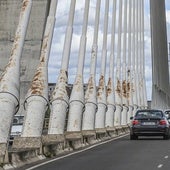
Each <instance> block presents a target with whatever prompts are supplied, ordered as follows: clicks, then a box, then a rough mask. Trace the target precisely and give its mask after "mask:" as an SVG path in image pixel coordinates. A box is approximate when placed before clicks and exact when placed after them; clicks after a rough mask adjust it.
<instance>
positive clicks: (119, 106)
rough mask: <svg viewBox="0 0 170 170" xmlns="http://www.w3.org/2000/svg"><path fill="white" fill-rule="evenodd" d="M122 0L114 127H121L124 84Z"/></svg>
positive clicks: (120, 5) (120, 2)
mask: <svg viewBox="0 0 170 170" xmlns="http://www.w3.org/2000/svg"><path fill="white" fill-rule="evenodd" d="M122 8H123V7H122V0H119V19H118V21H119V22H118V23H119V24H118V43H117V44H118V47H117V49H118V52H117V58H116V59H117V60H116V75H115V105H116V110H115V115H114V125H115V126H119V125H121V112H122V84H121V54H122V53H121V45H122V44H121V42H122V40H121V39H122Z"/></svg>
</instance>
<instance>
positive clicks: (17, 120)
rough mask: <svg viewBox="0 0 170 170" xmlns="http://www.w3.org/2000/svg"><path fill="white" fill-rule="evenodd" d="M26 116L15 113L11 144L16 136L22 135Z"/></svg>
mask: <svg viewBox="0 0 170 170" xmlns="http://www.w3.org/2000/svg"><path fill="white" fill-rule="evenodd" d="M23 121H24V116H21V115H15V116H14V119H13V123H12V127H11V133H10V139H9V144H12V142H13V140H14V137H16V136H20V135H21V132H22V127H23Z"/></svg>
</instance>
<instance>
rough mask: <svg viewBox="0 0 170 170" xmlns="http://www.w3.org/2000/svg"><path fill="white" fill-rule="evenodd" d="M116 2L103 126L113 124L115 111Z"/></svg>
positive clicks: (115, 2)
mask: <svg viewBox="0 0 170 170" xmlns="http://www.w3.org/2000/svg"><path fill="white" fill-rule="evenodd" d="M116 4H117V0H114V1H113V9H112V10H113V11H112V32H111V49H110V50H111V53H110V64H109V79H108V83H107V107H108V108H107V111H106V120H105V127H108V128H110V127H113V126H114V111H115V95H114V52H115V30H116Z"/></svg>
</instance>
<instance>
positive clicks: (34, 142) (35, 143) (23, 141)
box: [12, 137, 41, 151]
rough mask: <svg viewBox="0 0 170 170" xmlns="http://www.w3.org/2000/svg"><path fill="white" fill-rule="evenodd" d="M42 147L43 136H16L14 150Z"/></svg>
mask: <svg viewBox="0 0 170 170" xmlns="http://www.w3.org/2000/svg"><path fill="white" fill-rule="evenodd" d="M40 147H41V137H16V138H14V141H13V145H12V150H17V151H19V150H32V149H38V148H40Z"/></svg>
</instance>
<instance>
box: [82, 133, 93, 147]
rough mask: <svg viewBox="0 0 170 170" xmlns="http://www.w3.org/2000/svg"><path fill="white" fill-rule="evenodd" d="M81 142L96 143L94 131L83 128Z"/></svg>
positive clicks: (85, 143) (86, 143)
mask: <svg viewBox="0 0 170 170" xmlns="http://www.w3.org/2000/svg"><path fill="white" fill-rule="evenodd" d="M82 135H83V143H84V145H89V144H94V143H96V132H95V130H83V131H82Z"/></svg>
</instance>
